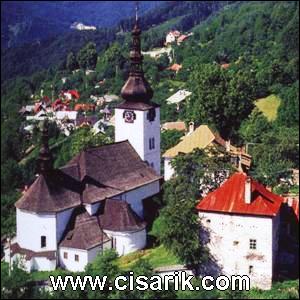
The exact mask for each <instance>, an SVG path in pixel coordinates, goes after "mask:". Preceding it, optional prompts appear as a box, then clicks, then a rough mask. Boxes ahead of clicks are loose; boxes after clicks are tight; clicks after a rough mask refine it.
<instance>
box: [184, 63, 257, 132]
mask: <svg viewBox="0 0 300 300" xmlns="http://www.w3.org/2000/svg"><path fill="white" fill-rule="evenodd" d="M254 77H255V76H254V75H253V74H248V73H247V72H244V71H242V70H238V71H237V72H233V71H230V72H229V71H227V70H222V69H221V68H220V67H219V66H217V65H199V66H196V67H195V68H194V71H193V72H192V74H191V77H190V81H189V85H190V88H191V90H192V92H193V94H192V97H191V100H190V103H189V105H188V111H189V115H190V119H192V120H195V122H196V123H198V124H199V123H202V124H203V123H208V124H213V125H215V126H216V128H217V129H218V131H219V132H220V133H221V135H222V136H223V137H224V138H228V137H231V136H232V135H233V134H234V132H235V131H236V130H237V129H238V128H239V126H240V124H241V121H242V120H243V119H245V118H246V117H247V116H248V115H249V114H250V113H251V111H252V109H253V106H254V105H253V100H254V99H255V90H254V86H255V79H254Z"/></svg>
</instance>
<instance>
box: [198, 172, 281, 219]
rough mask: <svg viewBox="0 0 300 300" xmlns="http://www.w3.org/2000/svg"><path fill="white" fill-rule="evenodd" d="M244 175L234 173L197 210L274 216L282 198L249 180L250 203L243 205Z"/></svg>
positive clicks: (245, 176) (200, 203) (201, 202)
mask: <svg viewBox="0 0 300 300" xmlns="http://www.w3.org/2000/svg"><path fill="white" fill-rule="evenodd" d="M246 178H247V175H246V174H245V173H235V174H233V175H232V176H231V177H230V178H229V179H228V180H226V181H225V182H224V184H223V185H221V186H220V187H219V188H218V189H216V190H214V191H213V192H211V193H209V194H208V195H207V196H206V197H204V198H203V199H202V200H201V201H200V202H199V204H198V205H197V209H198V210H199V211H214V212H224V213H236V214H247V215H257V216H275V215H276V214H277V213H278V211H279V208H280V206H281V204H282V203H283V201H284V200H283V198H282V197H280V196H278V195H276V194H273V193H272V192H270V191H268V190H267V189H266V188H265V187H264V186H263V185H262V184H260V183H258V182H257V181H255V180H253V179H251V203H250V204H247V203H245V199H244V193H245V180H246Z"/></svg>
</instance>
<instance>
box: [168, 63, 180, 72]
mask: <svg viewBox="0 0 300 300" xmlns="http://www.w3.org/2000/svg"><path fill="white" fill-rule="evenodd" d="M181 69H182V65H179V64H173V65H172V66H170V67H168V68H167V70H170V71H174V72H175V73H176V74H177V73H178V72H179V71H180V70H181Z"/></svg>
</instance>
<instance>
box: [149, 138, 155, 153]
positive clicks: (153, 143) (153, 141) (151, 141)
mask: <svg viewBox="0 0 300 300" xmlns="http://www.w3.org/2000/svg"><path fill="white" fill-rule="evenodd" d="M154 148H155V140H154V137H153V138H150V139H149V149H150V150H152V149H154Z"/></svg>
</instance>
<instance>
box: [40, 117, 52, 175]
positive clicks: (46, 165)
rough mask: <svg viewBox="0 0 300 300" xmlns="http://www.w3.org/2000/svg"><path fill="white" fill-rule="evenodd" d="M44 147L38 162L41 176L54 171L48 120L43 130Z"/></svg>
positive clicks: (44, 123)
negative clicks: (49, 142) (49, 143)
mask: <svg viewBox="0 0 300 300" xmlns="http://www.w3.org/2000/svg"><path fill="white" fill-rule="evenodd" d="M41 140H42V146H41V149H40V152H39V158H38V160H37V170H38V173H39V174H43V173H47V172H49V171H51V170H52V169H53V158H52V155H51V151H50V149H49V145H48V140H49V134H48V120H47V119H45V120H44V122H43V128H42V137H41Z"/></svg>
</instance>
